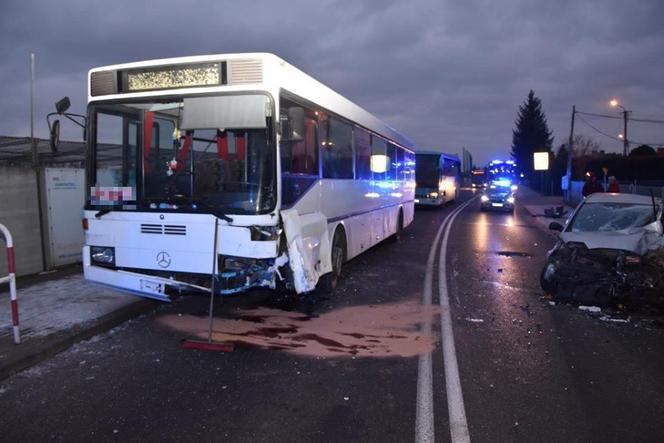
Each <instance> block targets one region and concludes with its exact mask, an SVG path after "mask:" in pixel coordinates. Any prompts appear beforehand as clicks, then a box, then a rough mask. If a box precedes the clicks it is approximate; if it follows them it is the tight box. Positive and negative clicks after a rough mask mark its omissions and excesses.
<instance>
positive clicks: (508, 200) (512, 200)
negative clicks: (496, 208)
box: [507, 195, 514, 205]
mask: <svg viewBox="0 0 664 443" xmlns="http://www.w3.org/2000/svg"><path fill="white" fill-rule="evenodd" d="M507 203H509V204H510V205H513V204H514V197H512V196H511V195H510V196H509V197H507Z"/></svg>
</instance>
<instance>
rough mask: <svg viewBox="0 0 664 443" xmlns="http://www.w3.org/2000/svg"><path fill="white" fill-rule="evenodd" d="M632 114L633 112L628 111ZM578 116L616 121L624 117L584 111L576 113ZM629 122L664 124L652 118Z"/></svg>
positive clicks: (634, 119)
mask: <svg viewBox="0 0 664 443" xmlns="http://www.w3.org/2000/svg"><path fill="white" fill-rule="evenodd" d="M628 112H632V111H628ZM576 113H577V114H583V115H590V116H592V117H601V118H611V119H614V120H622V119H623V118H624V117H618V116H617V115H607V114H595V113H593V112H583V111H576ZM629 121H631V122H641V123H658V124H664V120H656V119H652V118H635V117H630V118H629Z"/></svg>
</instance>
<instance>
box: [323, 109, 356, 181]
mask: <svg viewBox="0 0 664 443" xmlns="http://www.w3.org/2000/svg"><path fill="white" fill-rule="evenodd" d="M323 177H324V178H353V128H352V127H351V126H350V125H349V124H348V123H345V122H343V121H341V120H339V119H337V118H334V117H330V118H329V119H328V134H327V140H326V141H324V142H323Z"/></svg>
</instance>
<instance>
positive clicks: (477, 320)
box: [466, 317, 484, 323]
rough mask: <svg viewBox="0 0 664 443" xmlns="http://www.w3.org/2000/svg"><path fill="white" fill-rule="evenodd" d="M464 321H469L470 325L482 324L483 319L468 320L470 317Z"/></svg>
mask: <svg viewBox="0 0 664 443" xmlns="http://www.w3.org/2000/svg"><path fill="white" fill-rule="evenodd" d="M466 321H469V322H471V323H484V319H483V318H470V317H468V318H466Z"/></svg>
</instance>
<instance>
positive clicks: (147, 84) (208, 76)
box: [126, 63, 222, 92]
mask: <svg viewBox="0 0 664 443" xmlns="http://www.w3.org/2000/svg"><path fill="white" fill-rule="evenodd" d="M126 75H127V77H126V85H127V88H126V89H127V91H128V92H134V91H149V90H155V89H172V88H186V87H192V86H216V85H220V84H221V80H222V79H221V66H220V63H206V64H200V65H189V66H176V67H159V68H156V69H147V70H146V69H141V70H140V71H138V70H137V71H128V72H127V74H126Z"/></svg>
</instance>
